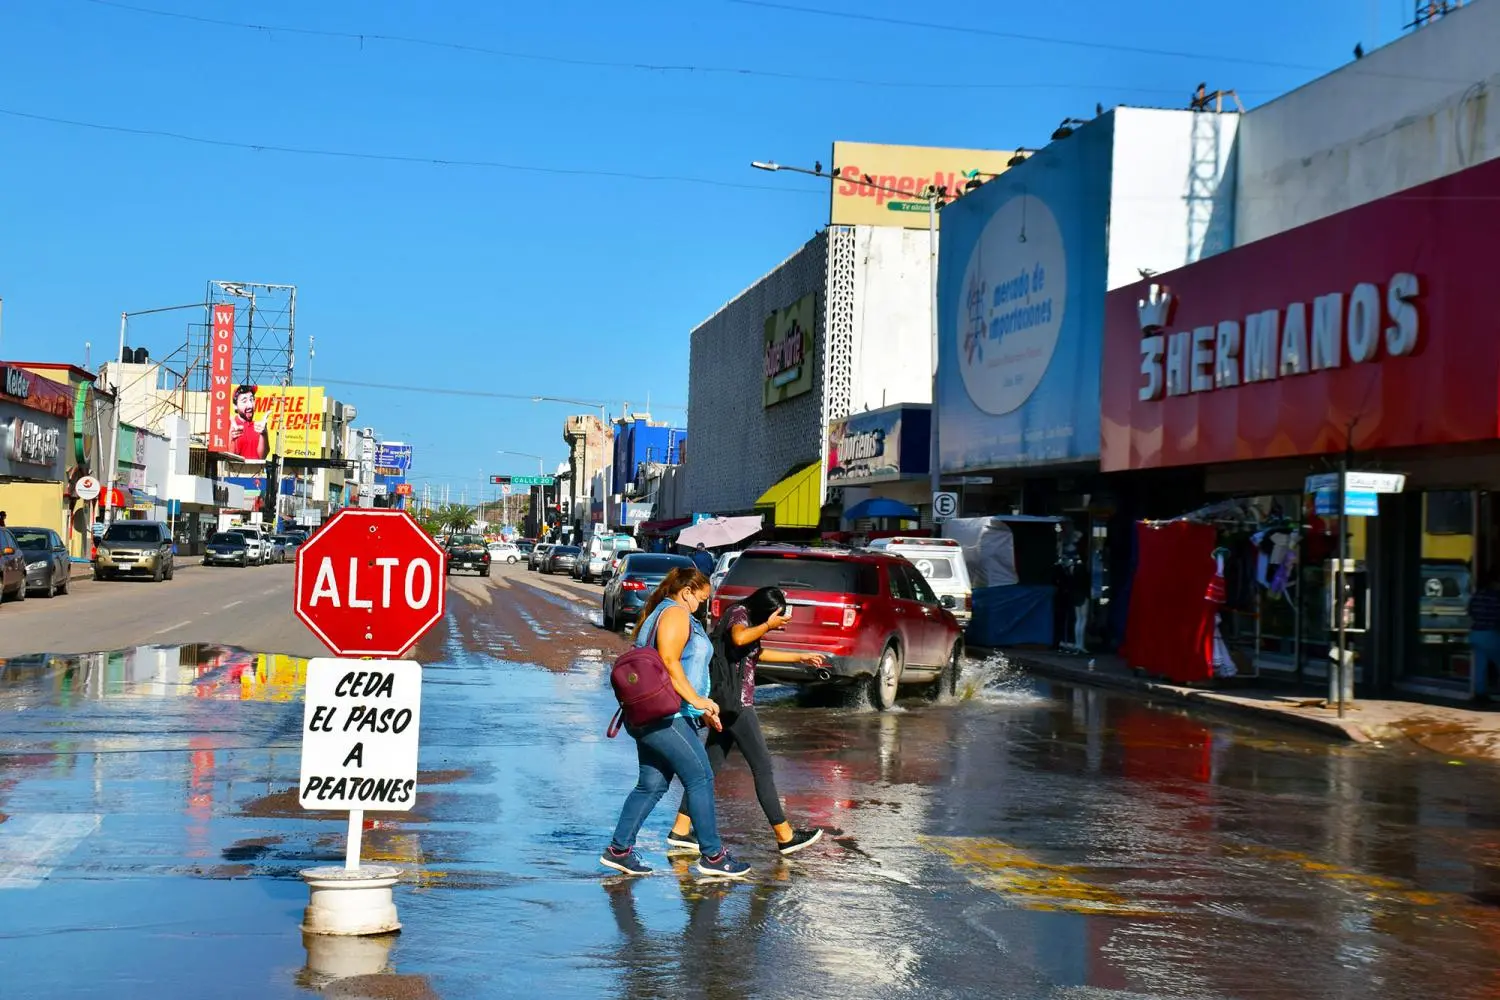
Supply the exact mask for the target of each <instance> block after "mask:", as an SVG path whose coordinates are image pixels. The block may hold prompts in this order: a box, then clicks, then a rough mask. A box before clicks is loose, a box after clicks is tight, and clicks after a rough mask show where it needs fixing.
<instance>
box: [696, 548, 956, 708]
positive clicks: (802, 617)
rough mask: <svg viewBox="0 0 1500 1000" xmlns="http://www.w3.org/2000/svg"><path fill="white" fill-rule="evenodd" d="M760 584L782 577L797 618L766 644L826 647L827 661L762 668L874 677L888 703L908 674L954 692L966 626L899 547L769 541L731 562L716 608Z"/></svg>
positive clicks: (803, 677) (809, 677)
mask: <svg viewBox="0 0 1500 1000" xmlns="http://www.w3.org/2000/svg"><path fill="white" fill-rule="evenodd" d="M761 587H780V588H781V589H782V590H784V591H785V592H786V596H787V601H788V602H789V603H790V604H791V606H792V621H791V623H790V624H788V625H787V627H786V628H785V629H783V630H782V631H779V632H773V633H771V634H770V635H769V636H767V637H766V640H765V641H766V645H767V646H770V647H773V648H776V649H787V650H794V651H796V652H818V653H822V654H823V656H824V658H825V660H826V666H824V667H823V669H821V670H814V669H812V668H810V667H805V666H802V665H800V664H797V665H788V664H780V663H763V664H761V665H760V667H759V668H758V669H757V675H758V676H760V677H763V678H765V679H766V680H771V681H782V682H785V683H793V684H809V683H834V682H838V683H849V682H855V683H866V684H868V685H869V690H870V701H871V702H872V703H873V704H874V705H875V707H876V708H879V709H881V710H885V709H888V708H891V707H892V706H893V705H895V703H896V692H897V689H898V688H899V687H900V686H901V685H903V684H908V685H910V684H922V685H925V686H926V687H927V690H928V693H929V694H930V695H937V694H941V693H943V692H947V693H952V692H953V690H954V688H955V686H956V684H957V680H958V665H959V660H960V659H961V658H962V656H963V631H962V629H960V627H959V624H958V619H956V618H954V617H953V614H952V613H951V612H950V611H948V609H946V608H944V607H943V604H942V602H941V601H940V600H939V599H938V597H937V595H936V594H934V593H933V592H932V588H931V587H929V586H928V585H927V581H926V580H924V579H922V574H921V573H919V572H918V571H917V569H916V567H914V566H913V565H912V564H911V563H909V562H907V561H906V560H905V559H903V558H901V557H900V556H893V555H888V554H886V553H883V552H872V551H867V550H853V549H814V548H799V547H793V546H777V545H773V546H763V547H759V548H753V549H749V550H747V551H746V552H745V553H744V554H743V555H741V556H740V558H739V559H738V560H737V561H736V562H735V564H734V566H733V567H732V568H731V569H730V570H729V575H728V576H727V577H725V578H724V582H723V583H722V584H721V585H720V586H719V590H718V592H717V593H716V594H715V595H714V598H713V604H712V605H711V607H710V609H709V612H710V614H711V615H712V616H713V617H714V618H715V619H717V618H718V617H719V615H720V614H721V613H722V612H723V611H724V609H725V608H727V607H729V605H731V604H733V603H734V602H735V601H740V600H743V599H744V598H746V597H748V596H750V594H752V593H753V592H755V591H756V590H758V589H759V588H761Z"/></svg>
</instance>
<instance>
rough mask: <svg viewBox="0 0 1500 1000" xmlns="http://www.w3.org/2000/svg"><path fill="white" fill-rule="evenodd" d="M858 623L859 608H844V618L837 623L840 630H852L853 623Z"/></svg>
mask: <svg viewBox="0 0 1500 1000" xmlns="http://www.w3.org/2000/svg"><path fill="white" fill-rule="evenodd" d="M858 621H859V608H858V607H845V608H844V617H843V620H842V621H840V622H839V627H840V628H853V627H854V625H855V623H856V622H858Z"/></svg>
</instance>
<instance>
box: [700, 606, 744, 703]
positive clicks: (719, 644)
mask: <svg viewBox="0 0 1500 1000" xmlns="http://www.w3.org/2000/svg"><path fill="white" fill-rule="evenodd" d="M728 622H729V615H728V614H725V616H724V617H723V618H721V619H719V622H718V624H716V625H715V626H714V630H713V632H711V633H710V634H709V639H710V641H712V643H713V647H714V652H713V657H712V658H711V659H710V660H709V661H708V690H709V697H710V698H712V699H713V701H714V704H716V705H718V706H719V711H720V712H721V713H723V714H724V715H734V714H736V713H738V712H740V711H742V710H743V709H744V707H745V704H744V691H745V654H746V653H748V652H749V650H742V649H738V648H736V647H735V645H734V640H732V639H730V638H729V626H728Z"/></svg>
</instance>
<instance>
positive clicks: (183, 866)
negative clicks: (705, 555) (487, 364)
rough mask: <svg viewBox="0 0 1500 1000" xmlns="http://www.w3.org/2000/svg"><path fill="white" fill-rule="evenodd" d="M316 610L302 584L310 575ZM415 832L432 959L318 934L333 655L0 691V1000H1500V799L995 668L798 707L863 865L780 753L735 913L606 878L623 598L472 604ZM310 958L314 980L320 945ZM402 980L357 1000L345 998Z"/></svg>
mask: <svg viewBox="0 0 1500 1000" xmlns="http://www.w3.org/2000/svg"><path fill="white" fill-rule="evenodd" d="M288 585H289V584H288ZM453 587H454V590H453V592H452V594H451V599H450V610H449V616H448V619H447V621H446V622H445V623H444V624H443V625H440V626H439V627H438V628H437V629H435V630H434V631H433V632H432V633H431V634H430V635H429V636H428V638H427V639H426V640H425V641H424V643H423V645H422V646H421V647H420V648H419V651H418V659H420V660H422V661H423V662H424V664H426V670H425V677H424V680H425V684H424V688H425V690H424V692H423V705H422V716H423V717H422V736H423V740H422V751H421V762H422V764H421V766H422V780H421V784H420V786H419V796H418V800H417V805H416V808H415V809H414V810H413V811H412V812H410V813H405V814H384V815H382V814H369V815H368V816H367V820H374V821H375V822H373V823H368V822H367V829H366V831H365V841H364V844H365V847H364V857H365V859H366V860H367V861H374V862H380V863H387V864H392V865H396V866H398V867H400V868H402V869H403V870H404V872H405V873H406V875H405V877H404V879H403V883H402V884H401V886H399V887H398V889H397V904H398V906H399V908H400V916H401V920H402V923H403V925H404V929H403V931H402V932H401V933H400V934H399V935H397V936H392V937H389V938H375V939H348V940H343V939H323V940H322V942H321V943H320V942H318V941H317V940H315V939H308V941H307V943H305V942H304V938H303V936H302V934H301V933H300V932H299V930H298V924H299V922H300V918H301V913H302V909H303V907H304V906H305V905H306V903H307V888H306V886H305V885H304V883H303V882H302V880H301V879H300V878H299V877H298V874H297V873H298V871H299V870H300V869H303V868H307V867H310V866H311V865H312V864H315V863H337V862H338V861H339V860H340V859H341V858H342V856H343V833H344V818H343V815H342V814H326V815H323V814H309V813H304V812H303V811H302V810H301V809H299V808H298V806H297V803H296V792H295V788H296V784H297V774H298V747H299V744H298V735H299V724H300V721H301V711H302V706H301V702H300V697H301V694H300V684H301V679H302V676H303V669H304V666H305V663H304V661H302V660H300V659H296V658H293V657H290V656H282V655H274V654H268V653H260V652H251V651H242V650H239V649H235V648H230V647H221V646H214V645H206V644H196V645H187V646H145V647H138V648H132V649H127V650H124V651H120V652H114V653H100V654H91V655H75V654H66V655H57V656H32V657H20V658H12V659H9V660H6V661H4V663H3V664H0V969H3V970H4V974H3V982H4V986H3V988H0V995H3V996H4V997H5V998H6V1000H11V998H32V997H36V998H55V997H101V998H102V997H110V998H135V997H140V998H148V997H149V998H162V997H192V996H215V997H224V998H235V997H244V998H273V997H299V996H309V995H314V994H315V993H316V992H317V991H319V990H321V989H324V988H325V987H327V988H328V990H329V993H330V994H331V995H346V996H364V995H372V996H374V995H380V996H429V995H435V996H439V997H444V998H450V1000H457V998H472V997H491V996H494V997H500V996H519V995H527V994H533V993H541V992H546V993H547V994H549V995H555V996H563V997H575V996H576V997H592V996H600V997H604V996H622V995H623V996H627V997H633V998H655V997H664V996H705V997H708V996H712V997H730V996H755V997H788V998H790V997H854V996H857V997H934V998H936V997H967V996H992V997H1017V998H1021V997H1058V998H1064V997H1066V998H1083V997H1089V998H1093V997H1100V998H1103V997H1121V998H1125V997H1131V998H1135V997H1193V998H1219V997H1224V998H1230V997H1256V998H1267V1000H1275V998H1291V997H1351V998H1353V997H1361V998H1364V997H1390V998H1398V997H1401V998H1404V997H1414V996H1424V995H1428V994H1429V993H1430V992H1431V986H1430V984H1431V983H1433V982H1435V981H1438V980H1441V981H1442V982H1444V983H1445V984H1446V985H1445V987H1444V993H1445V995H1447V996H1451V997H1456V998H1476V1000H1477V998H1481V997H1492V996H1495V995H1496V993H1497V991H1500V954H1497V949H1496V943H1497V942H1500V907H1497V905H1496V904H1497V903H1500V870H1497V869H1496V868H1495V867H1493V866H1494V865H1495V861H1494V859H1495V857H1496V847H1497V846H1500V845H1497V841H1500V804H1497V800H1496V796H1495V791H1494V790H1495V787H1496V774H1495V772H1494V770H1493V769H1492V768H1490V767H1488V766H1486V765H1482V764H1475V763H1464V764H1459V763H1456V762H1452V761H1450V760H1448V759H1447V758H1444V757H1441V756H1436V755H1431V754H1426V753H1406V752H1404V751H1403V752H1396V751H1393V750H1389V749H1384V748H1380V747H1357V746H1351V745H1335V744H1330V743H1325V742H1322V741H1320V740H1317V739H1314V738H1310V737H1305V736H1302V735H1300V734H1296V733H1292V732H1290V731H1281V730H1275V729H1270V728H1254V727H1249V726H1246V725H1243V724H1241V723H1239V722H1226V721H1220V720H1214V719H1209V718H1207V717H1193V716H1189V715H1186V714H1184V713H1182V712H1180V711H1178V710H1175V709H1174V710H1167V709H1161V708H1157V707H1153V706H1151V705H1149V704H1147V703H1145V702H1144V701H1141V700H1138V699H1134V698H1131V697H1128V696H1125V695H1120V694H1113V693H1106V692H1103V691H1098V690H1090V689H1082V688H1074V687H1069V686H1066V685H1061V684H1054V683H1049V682H1044V681H1036V680H1032V679H1030V678H1027V677H1025V676H1020V675H1016V674H1014V673H1012V672H1010V671H1008V669H1007V668H1006V667H1005V665H1004V664H1000V663H993V662H992V663H970V664H969V665H968V666H967V667H966V672H965V676H964V678H963V680H962V681H961V683H960V689H961V692H960V697H959V698H958V699H953V700H946V701H943V702H940V703H935V704H931V703H927V702H924V701H921V700H917V699H911V700H908V701H905V702H903V705H902V707H901V708H900V709H898V710H897V711H895V712H892V713H886V714H881V713H877V712H875V711H873V710H871V709H869V708H868V707H864V706H863V705H858V704H849V703H847V702H845V701H834V702H832V703H830V702H828V701H826V700H819V701H815V702H813V701H806V700H799V699H797V698H795V697H793V695H792V693H791V692H789V691H785V690H782V689H778V688H762V689H761V693H762V695H763V697H764V701H765V705H764V707H763V708H762V720H763V722H764V724H765V726H766V729H767V735H768V739H769V742H770V745H771V748H772V750H773V752H774V753H775V754H776V756H777V761H776V766H777V780H778V783H779V785H780V787H781V791H782V795H783V797H784V799H785V802H786V806H787V811H788V814H789V816H790V817H791V819H792V820H793V822H794V823H796V824H798V825H804V826H805V825H814V824H815V825H821V826H823V827H825V828H826V829H827V830H828V833H829V836H828V837H826V838H825V840H824V841H823V842H822V843H821V844H819V845H817V846H815V847H814V848H812V849H810V850H808V851H806V852H803V853H802V854H799V855H797V856H796V857H795V858H793V859H782V858H780V857H779V856H777V854H776V852H775V850H774V846H773V842H772V840H771V837H770V832H769V830H768V829H767V828H766V827H765V821H764V818H763V817H762V815H761V813H760V810H759V807H758V806H757V804H756V801H755V796H754V792H753V789H752V787H751V782H750V775H749V771H748V769H747V768H746V767H745V765H744V762H743V761H742V760H741V759H739V758H738V757H735V758H731V764H730V765H729V768H728V770H727V771H726V773H725V774H724V775H723V776H722V777H721V779H720V781H719V784H718V797H719V802H720V817H721V818H720V825H721V828H722V830H723V831H724V834H725V839H726V841H727V842H728V843H729V844H730V845H731V847H732V848H733V849H734V850H735V852H736V854H737V855H738V856H740V857H742V858H743V859H744V860H746V861H748V862H750V863H751V864H753V865H754V866H755V871H754V873H753V875H752V876H751V878H750V879H749V881H748V883H747V884H725V883H704V882H702V881H700V880H699V879H697V878H696V877H694V876H693V875H691V874H689V872H688V868H687V863H686V861H684V860H676V861H674V862H671V863H669V862H667V861H666V860H665V859H664V849H665V842H664V838H665V834H666V830H667V826H668V824H669V823H670V822H671V807H672V806H674V805H675V804H676V797H677V793H676V792H675V791H673V792H669V793H668V797H667V798H666V799H664V800H663V803H662V805H661V806H660V807H658V810H657V811H656V812H655V813H654V814H653V815H652V817H651V819H650V820H649V821H648V823H647V826H646V828H645V830H644V831H643V835H642V840H641V848H642V851H643V853H644V855H645V856H646V859H647V860H648V862H650V863H653V864H655V865H656V866H657V868H658V871H657V873H656V874H655V875H654V876H652V877H649V878H644V879H639V880H627V879H623V878H619V877H613V878H612V877H606V874H605V873H604V871H603V870H602V869H601V868H600V867H599V866H598V864H597V858H598V854H599V851H600V849H601V847H602V846H603V845H604V843H605V842H606V840H607V839H608V836H609V831H610V829H611V827H612V826H613V824H614V821H615V818H616V815H617V812H618V809H619V806H620V803H621V801H622V800H623V798H624V796H625V793H626V792H627V791H628V789H629V788H630V786H631V785H632V784H633V782H634V780H635V754H634V748H633V746H632V745H631V744H630V742H629V741H628V740H627V739H624V738H623V737H622V738H621V739H619V740H608V739H606V738H605V736H604V728H605V724H606V723H607V721H608V719H609V716H610V714H611V712H612V711H613V708H614V701H613V698H612V696H611V693H610V691H609V688H608V683H607V678H606V674H607V672H608V664H609V663H610V661H611V660H612V659H613V657H614V656H615V655H616V654H617V653H618V652H619V651H620V650H621V649H623V648H624V640H622V639H621V638H619V637H618V636H615V635H612V634H609V633H606V632H604V631H603V630H602V629H600V628H599V627H598V625H597V621H598V589H597V588H591V587H584V586H581V585H575V584H571V583H567V582H565V581H562V580H560V579H559V578H552V577H537V576H535V575H528V574H526V573H525V572H524V570H519V569H513V568H512V569H507V570H505V571H503V572H497V575H496V576H495V577H494V578H492V579H488V580H480V579H477V578H464V579H455V580H454V582H453ZM310 949H311V950H310ZM360 973H365V974H375V973H385V974H386V975H383V976H380V977H378V978H377V979H374V980H370V981H368V983H369V986H370V988H372V989H374V990H375V991H376V992H373V993H368V994H367V993H365V992H358V991H356V990H355V989H354V986H357V985H358V983H359V981H357V980H346V981H345V982H342V983H340V984H339V985H338V986H331V985H330V984H331V983H333V982H334V981H335V980H336V979H337V978H338V977H339V976H347V975H353V974H360Z"/></svg>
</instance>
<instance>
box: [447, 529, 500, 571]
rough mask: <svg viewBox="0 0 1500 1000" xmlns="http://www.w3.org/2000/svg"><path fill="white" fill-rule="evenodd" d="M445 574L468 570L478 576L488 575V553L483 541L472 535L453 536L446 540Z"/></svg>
mask: <svg viewBox="0 0 1500 1000" xmlns="http://www.w3.org/2000/svg"><path fill="white" fill-rule="evenodd" d="M447 553H448V558H447V560H446V561H447V568H446V572H447V573H448V575H449V576H452V575H453V573H454V572H456V571H458V570H470V571H472V572H474V573H478V574H479V575H480V576H489V575H490V552H489V549H487V548H485V546H484V539H482V538H478V537H476V536H474V535H453V536H451V537H450V538H449V539H448V547H447Z"/></svg>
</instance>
